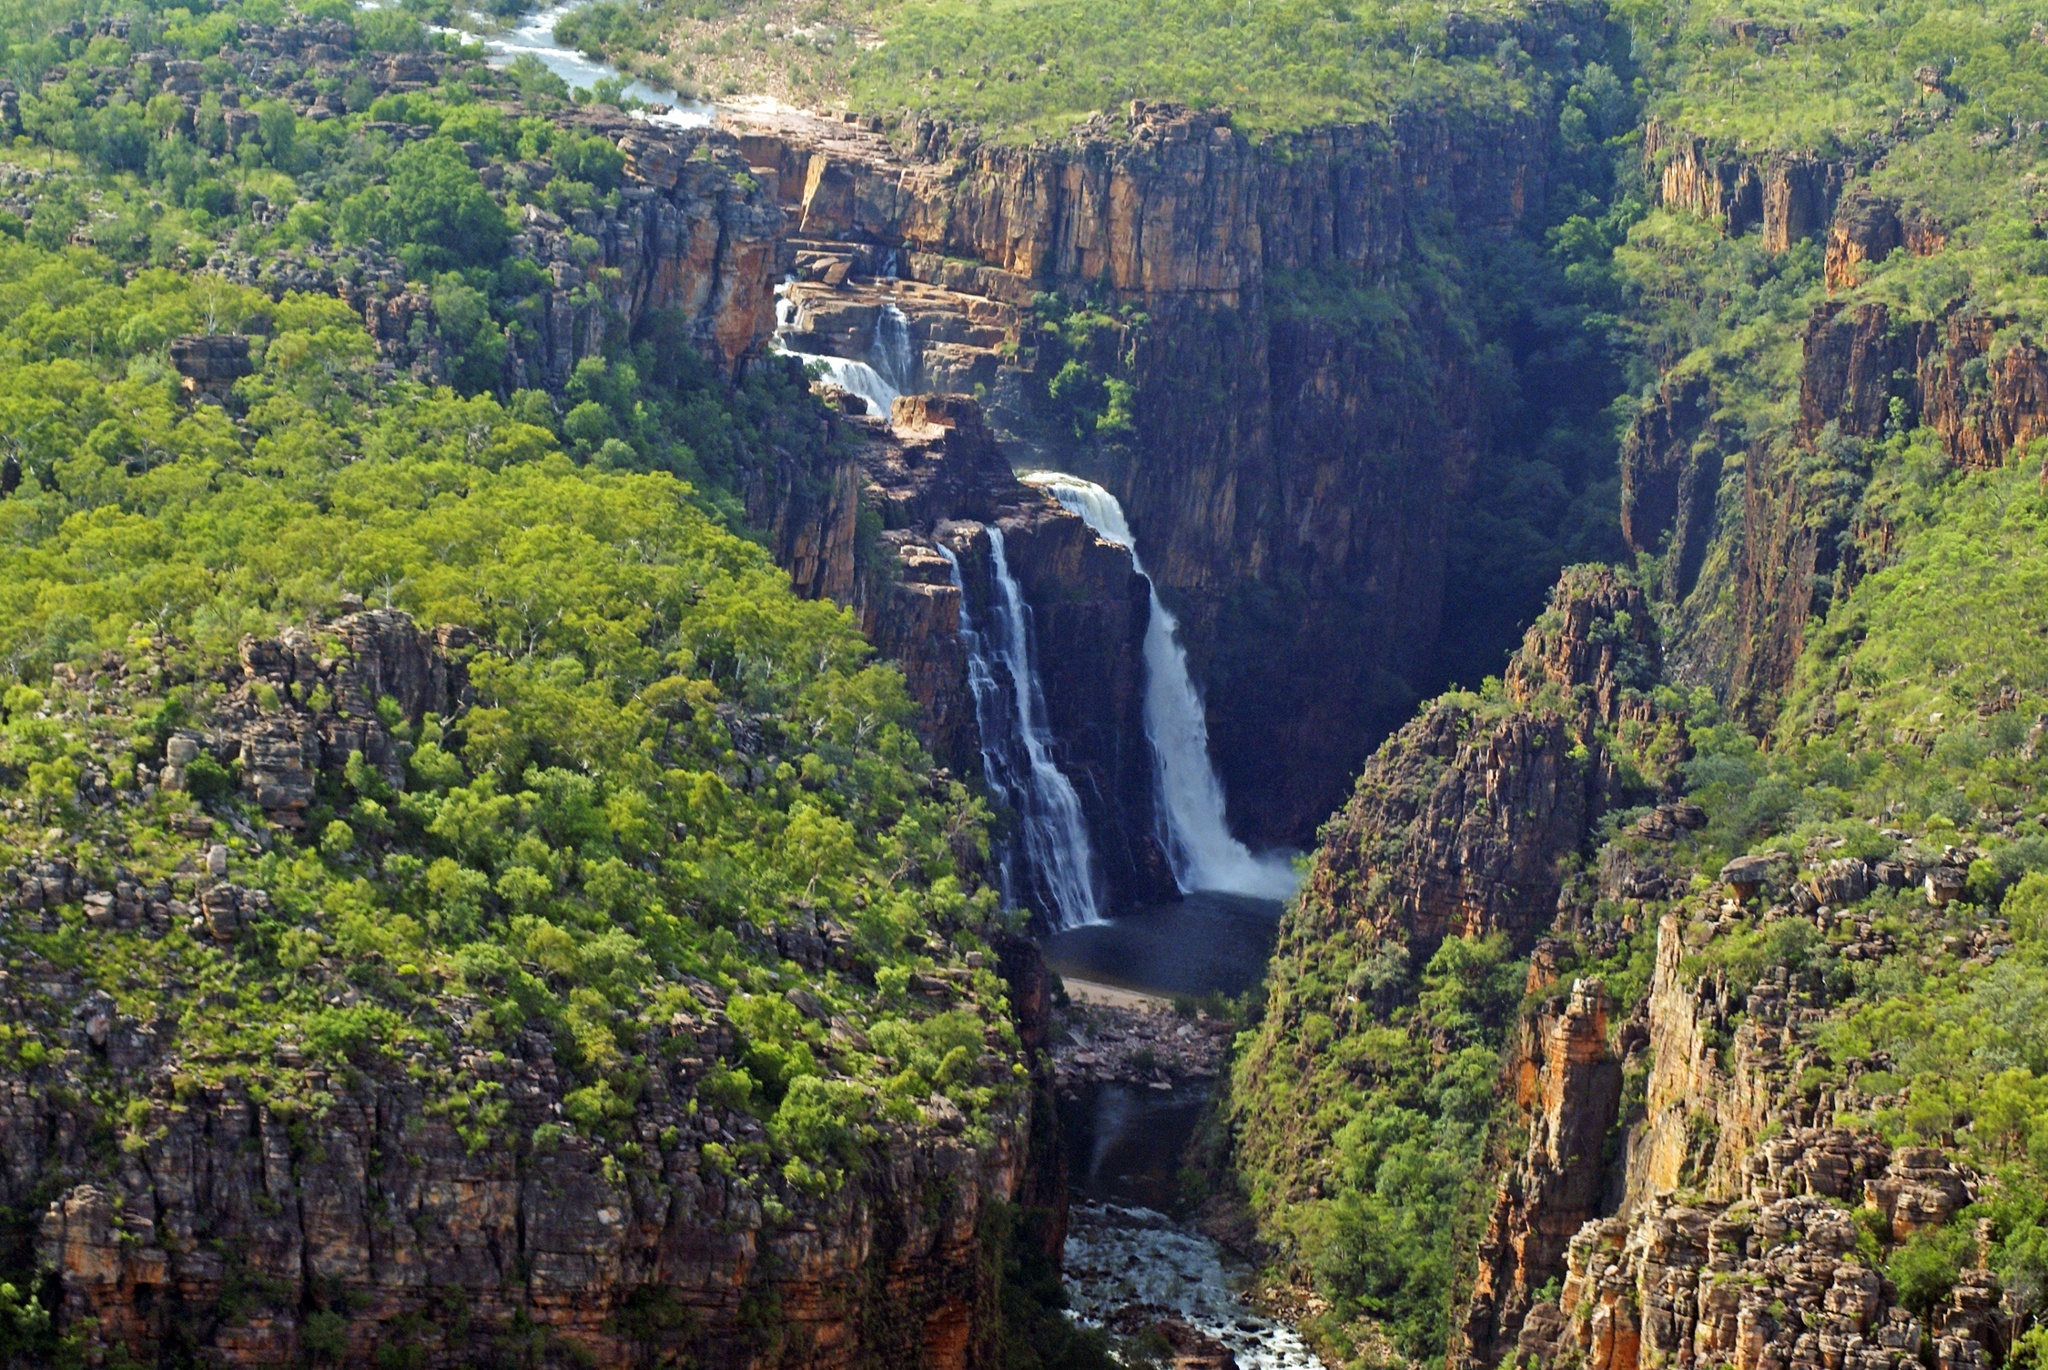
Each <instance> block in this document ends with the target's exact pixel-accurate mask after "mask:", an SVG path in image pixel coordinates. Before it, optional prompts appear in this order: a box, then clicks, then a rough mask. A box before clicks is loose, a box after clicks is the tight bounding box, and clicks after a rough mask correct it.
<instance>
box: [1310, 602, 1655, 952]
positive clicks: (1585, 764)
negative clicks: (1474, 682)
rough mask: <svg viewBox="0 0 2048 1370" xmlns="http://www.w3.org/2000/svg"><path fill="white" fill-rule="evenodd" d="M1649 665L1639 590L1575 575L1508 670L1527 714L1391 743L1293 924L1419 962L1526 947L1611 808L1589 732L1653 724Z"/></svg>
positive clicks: (1444, 706) (1463, 722)
mask: <svg viewBox="0 0 2048 1370" xmlns="http://www.w3.org/2000/svg"><path fill="white" fill-rule="evenodd" d="M1656 651H1657V649H1656V624H1655V622H1654V620H1653V619H1652V617H1651V616H1650V613H1649V609H1648V604H1647V602H1646V601H1645V600H1644V598H1643V595H1642V592H1641V590H1640V589H1638V588H1636V587H1635V586H1634V585H1632V584H1630V583H1629V582H1628V581H1626V580H1625V579H1623V578H1622V577H1621V576H1619V575H1618V574H1616V573H1615V572H1613V571H1610V570H1606V569H1605V568H1592V567H1585V568H1573V569H1572V570H1571V571H1568V572H1567V573H1566V576H1565V578H1564V580H1562V581H1561V582H1560V584H1559V588H1558V590H1557V592H1556V593H1555V594H1554V595H1553V597H1552V603H1551V608H1550V609H1549V610H1548V611H1547V612H1546V613H1545V614H1544V616H1543V618H1541V619H1540V620H1538V622H1537V624H1536V625H1535V626H1534V627H1532V628H1531V629H1530V630H1529V634H1528V637H1527V639H1526V640H1525V642H1524V644H1523V648H1522V652H1521V654H1520V655H1519V656H1518V657H1517V658H1516V660H1515V662H1514V663H1513V664H1512V665H1511V666H1510V668H1509V673H1508V690H1509V694H1510V696H1511V698H1512V699H1513V700H1515V701H1516V702H1517V704H1518V705H1519V706H1520V707H1514V708H1508V709H1502V710H1498V711H1495V710H1487V709H1483V708H1474V707H1472V706H1470V705H1466V704H1461V703H1456V702H1441V703H1438V704H1437V705H1435V706H1434V707H1432V708H1431V709H1430V710H1428V711H1427V712H1426V713H1424V714H1423V715H1422V716H1421V717H1420V718H1418V719H1416V720H1415V721H1414V722H1413V723H1410V724H1409V725H1408V726H1407V727H1405V728H1403V729H1402V730H1401V731H1400V732H1399V733H1397V734H1396V735H1395V736H1394V737H1393V738H1391V739H1389V740H1388V742H1387V743H1386V744H1385V745H1384V746H1383V747H1382V748H1381V749H1380V751H1379V753H1378V754H1377V755H1376V756H1375V757H1374V758H1373V760H1372V763H1371V764H1370V765H1369V766H1368V767H1367V768H1366V770H1365V772H1364V774H1363V775H1362V776H1361V777H1360V778H1359V784H1358V790H1357V793H1356V794H1355V795H1354V796H1353V797H1352V800H1351V802H1350V804H1349V805H1347V806H1346V807H1345V809H1344V810H1343V811H1342V812H1341V813H1340V814H1338V815H1337V817H1336V818H1334V819H1332V820H1331V823H1330V824H1329V826H1327V827H1326V828H1325V829H1324V833H1323V846H1322V848H1321V850H1320V852H1319V853H1318V855H1317V858H1316V862H1315V865H1314V866H1313V867H1312V868H1311V870H1310V872H1309V876H1308V880H1307V882H1306V884H1305V886H1304V895H1303V898H1302V902H1301V908H1300V912H1299V914H1297V915H1290V919H1291V920H1315V921H1316V922H1324V921H1334V922H1341V923H1346V924H1348V923H1351V922H1353V921H1357V920H1365V921H1367V922H1369V923H1371V924H1372V925H1373V926H1374V927H1375V928H1376V929H1378V930H1379V931H1380V932H1381V933H1382V934H1391V935H1398V936H1400V937H1402V938H1404V939H1405V940H1407V941H1409V943H1410V945H1411V947H1412V948H1413V952H1412V953H1411V954H1413V955H1416V956H1422V957H1426V956H1427V954H1428V951H1429V949H1430V948H1432V947H1433V946H1434V945H1435V944H1436V943H1437V942H1439V941H1441V940H1442V939H1443V938H1444V937H1447V936H1466V937H1476V936H1485V935H1486V934H1488V933H1492V932H1505V933H1507V934H1508V936H1509V938H1510V939H1511V940H1512V941H1514V942H1516V943H1519V944H1521V945H1522V946H1527V945H1529V944H1530V943H1532V942H1533V941H1534V940H1535V938H1536V936H1537V935H1538V934H1539V933H1540V932H1542V931H1544V930H1545V929H1546V928H1548V926H1549V925H1550V923H1551V920H1552V919H1553V917H1554V916H1555V914H1556V911H1557V905H1558V894H1559V891H1560V887H1561V875H1560V872H1559V869H1558V863H1559V861H1560V860H1561V859H1562V858H1563V857H1564V856H1565V855H1567V854H1568V853H1570V852H1573V851H1575V850H1577V849H1578V847H1579V846H1580V844H1581V843H1583V842H1584V840H1585V837H1586V834H1587V831H1588V823H1589V821H1590V819H1591V818H1592V816H1593V815H1594V814H1595V813H1596V812H1597V811H1598V809H1599V808H1600V807H1601V806H1602V805H1603V804H1604V802H1605V800H1606V794H1607V790H1606V785H1607V781H1606V779H1605V774H1606V763H1605V761H1604V759H1603V757H1602V756H1600V755H1599V753H1600V752H1601V750H1602V749H1601V748H1600V746H1599V744H1598V741H1597V739H1596V738H1595V737H1594V735H1593V729H1594V727H1595V726H1596V725H1602V724H1607V723H1612V722H1615V721H1617V720H1619V719H1620V718H1621V717H1623V716H1624V714H1625V713H1630V712H1640V713H1647V710H1646V708H1645V706H1644V702H1643V701H1642V700H1641V699H1640V698H1639V697H1638V696H1636V695H1635V694H1633V693H1632V692H1634V691H1640V690H1641V689H1643V688H1645V687H1646V686H1647V685H1649V684H1650V683H1652V682H1654V679H1655V673H1656V669H1657V665H1656ZM1575 751H1576V755H1575ZM1284 935H1285V933H1284V932H1283V936H1284Z"/></svg>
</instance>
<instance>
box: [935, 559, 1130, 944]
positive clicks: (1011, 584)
mask: <svg viewBox="0 0 2048 1370" xmlns="http://www.w3.org/2000/svg"><path fill="white" fill-rule="evenodd" d="M937 546H938V549H939V555H941V556H943V557H944V558H945V559H946V564H947V565H948V566H950V567H951V568H952V572H953V585H954V587H955V588H956V589H958V590H959V591H960V640H961V642H962V644H963V645H965V647H966V648H967V681H968V684H969V686H970V687H971V688H972V690H973V693H974V721H975V726H976V729H977V731H979V732H980V734H981V764H982V770H983V772H984V774H986V776H987V777H988V782H989V784H990V786H991V787H992V788H994V789H995V790H996V792H997V794H998V795H999V796H1000V797H1001V799H1002V800H1003V802H1004V803H1006V804H1008V805H1009V806H1010V808H1012V809H1013V810H1015V811H1016V814H1017V817H1018V821H1019V823H1020V825H1021V827H1022V831H1021V833H1020V834H1019V835H1020V836H1021V837H1022V839H1023V848H1024V852H1023V854H1024V856H1025V858H1026V861H1027V863H1028V871H1027V873H1026V874H1027V878H1030V879H1033V880H1035V881H1036V882H1038V883H1039V884H1040V886H1041V887H1042V889H1043V893H1044V898H1045V900H1046V902H1047V903H1048V904H1050V905H1051V907H1050V909H1049V910H1048V912H1049V913H1050V914H1051V915H1052V918H1053V921H1054V922H1055V923H1056V924H1057V925H1058V926H1059V927H1062V928H1072V927H1079V926H1081V925H1082V924H1084V923H1099V922H1101V921H1102V912H1101V905H1100V902H1099V901H1098V900H1097V898H1096V894H1095V878H1094V855H1093V852H1092V849H1091V848H1090V846H1089V843H1088V824H1087V821H1086V820H1085V819H1084V818H1083V817H1082V814H1081V800H1080V797H1079V796H1078V795H1076V794H1075V793H1074V786H1073V782H1071V781H1069V780H1068V779H1067V777H1066V775H1065V773H1063V772H1062V771H1061V770H1060V768H1059V767H1058V766H1057V765H1055V764H1054V763H1053V759H1052V733H1051V731H1050V729H1048V728H1047V727H1046V724H1045V691H1044V690H1043V689H1042V688H1041V687H1040V685H1039V680H1038V673H1037V671H1035V670H1034V669H1033V668H1032V664H1031V626H1030V622H1029V620H1028V619H1027V618H1026V610H1025V606H1024V595H1023V592H1022V591H1021V590H1020V589H1019V588H1018V586H1017V581H1016V578H1015V577H1013V576H1012V575H1011V574H1010V563H1009V558H1008V556H1007V555H1006V554H1005V552H1004V548H1003V533H1002V530H1001V529H1000V528H997V527H995V526H994V525H993V524H991V525H989V526H988V547H989V563H990V566H991V569H993V571H994V572H995V588H996V595H995V599H996V603H994V604H993V605H991V606H990V609H991V612H990V614H989V622H988V625H987V627H986V628H985V629H984V628H982V627H979V626H977V623H976V620H975V617H974V615H973V614H972V612H971V611H970V610H969V608H968V596H967V586H966V583H965V582H964V581H963V580H962V579H961V576H960V560H959V558H958V557H957V556H955V555H954V553H953V549H952V548H950V547H948V546H946V544H945V543H943V542H940V543H938V544H937ZM999 666H1000V668H1001V670H1002V671H1003V673H1004V674H1006V675H1007V676H1008V677H1009V681H1008V686H1009V688H1008V689H1007V690H1005V688H1004V682H1003V681H1002V680H1000V679H999V678H998V676H997V669H998V667H999ZM1004 883H1005V885H1006V886H1011V885H1014V883H1015V872H1014V871H1012V870H1010V869H1009V868H1008V863H1005V870H1004ZM1004 892H1005V894H1006V895H1008V896H1010V897H1011V898H1014V897H1015V896H1014V890H1013V889H1006V890H1005V891H1004Z"/></svg>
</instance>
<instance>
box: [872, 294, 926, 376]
mask: <svg viewBox="0 0 2048 1370" xmlns="http://www.w3.org/2000/svg"><path fill="white" fill-rule="evenodd" d="M868 360H869V361H871V362H873V363H874V367H875V370H876V371H877V372H878V373H880V375H881V377H882V379H883V380H885V381H887V382H888V383H889V384H890V385H892V386H894V387H895V388H896V390H897V392H898V393H899V394H904V395H908V394H910V393H912V392H913V391H915V390H916V389H917V347H916V345H915V344H913V343H912V342H911V341H910V319H909V317H908V316H907V315H905V314H904V312H903V311H902V310H901V309H898V308H897V307H896V302H895V301H894V300H887V301H884V302H883V304H882V307H881V309H880V310H878V311H876V313H875V340H874V342H872V343H871V344H869V346H868Z"/></svg>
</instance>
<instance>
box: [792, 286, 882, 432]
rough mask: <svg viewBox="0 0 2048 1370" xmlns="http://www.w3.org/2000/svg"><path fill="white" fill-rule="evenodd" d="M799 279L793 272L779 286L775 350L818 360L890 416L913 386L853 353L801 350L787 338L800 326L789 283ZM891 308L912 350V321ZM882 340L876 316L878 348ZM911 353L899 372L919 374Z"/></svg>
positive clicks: (874, 409) (832, 377) (872, 408)
mask: <svg viewBox="0 0 2048 1370" xmlns="http://www.w3.org/2000/svg"><path fill="white" fill-rule="evenodd" d="M795 279H796V278H795V277H793V276H792V277H790V278H789V279H788V280H785V281H784V282H783V283H782V284H781V285H779V286H777V287H776V288H775V350H776V351H777V352H780V353H781V354H782V355H783V356H785V357H795V358H796V359H797V360H798V361H800V362H802V363H803V364H804V365H805V366H809V365H810V364H811V363H812V362H816V363H818V365H820V366H822V367H824V368H825V379H826V380H828V381H830V382H831V383H832V384H833V385H836V386H838V387H839V388H840V389H841V390H844V391H847V392H848V393H850V394H855V395H858V396H860V397H861V398H862V399H863V400H865V401H867V406H868V412H870V413H872V414H874V415H875V416H876V417H877V418H884V419H886V418H888V417H889V408H890V406H891V405H893V404H895V403H896V397H897V396H899V395H901V394H902V393H903V392H904V391H905V390H907V389H909V388H910V387H909V386H907V385H904V384H901V383H898V382H895V381H892V380H890V379H887V378H884V376H883V375H882V373H881V372H879V371H877V370H876V369H875V368H874V367H872V366H870V365H869V364H868V363H866V362H863V361H855V360H854V359H853V358H851V357H829V356H824V355H822V354H820V353H816V352H799V351H797V350H796V349H795V348H793V347H790V346H789V345H788V344H787V343H785V342H784V341H783V339H782V335H783V334H784V333H787V332H789V331H790V330H791V329H794V328H797V327H798V326H799V324H800V322H801V321H800V320H799V318H798V317H797V316H798V314H799V313H800V312H801V311H800V310H799V309H798V307H797V304H796V301H794V300H792V299H790V297H789V287H790V285H791V284H792V283H794V281H795ZM887 310H895V312H896V318H897V319H898V320H899V322H900V327H901V330H902V337H903V341H902V345H903V348H904V349H905V350H906V351H908V350H909V348H910V321H909V320H908V319H906V318H904V317H903V311H902V310H900V309H896V306H895V305H893V304H891V305H888V306H887V307H886V309H885V311H884V312H885V313H886V312H887ZM881 344H882V320H881V319H880V318H877V319H876V320H875V344H874V348H879V347H880V346H881ZM874 348H871V349H870V351H871V352H872V351H873V350H874ZM910 356H911V358H912V360H911V363H910V367H909V369H908V370H907V371H900V372H898V375H899V376H905V375H907V376H914V375H915V374H916V368H917V363H916V360H915V358H916V354H915V353H914V352H913V353H910Z"/></svg>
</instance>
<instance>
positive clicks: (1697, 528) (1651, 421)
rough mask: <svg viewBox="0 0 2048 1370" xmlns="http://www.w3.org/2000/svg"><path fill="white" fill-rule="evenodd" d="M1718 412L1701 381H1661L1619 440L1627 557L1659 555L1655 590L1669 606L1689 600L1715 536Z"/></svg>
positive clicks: (1691, 377) (1707, 382) (1669, 378)
mask: <svg viewBox="0 0 2048 1370" xmlns="http://www.w3.org/2000/svg"><path fill="white" fill-rule="evenodd" d="M1717 404H1718V399H1717V396H1716V394H1715V392H1714V388H1713V384H1712V382H1711V381H1710V380H1709V379H1708V378H1707V377H1706V376H1704V375H1699V374H1689V375H1685V376H1667V377H1665V379H1664V382H1663V384H1662V385H1660V386H1659V387H1658V390H1657V397H1656V400H1655V401H1654V402H1653V403H1651V404H1649V405H1646V406H1645V407H1644V408H1643V409H1642V410H1640V411H1639V412H1638V413H1637V414H1636V417H1635V419H1634V420H1633V421H1632V422H1631V423H1630V424H1629V428H1628V434H1627V436H1626V437H1624V438H1623V439H1622V444H1621V533H1622V536H1623V537H1624V538H1626V539H1627V540H1628V545H1629V548H1630V550H1632V551H1635V552H1650V553H1660V554H1662V556H1663V558H1664V576H1663V582H1662V584H1661V585H1659V586H1658V587H1657V589H1658V592H1659V594H1660V596H1661V597H1662V598H1664V599H1667V600H1674V601H1675V600H1680V599H1683V598H1685V596H1686V595H1688V594H1690V593H1691V592H1692V588H1693V586H1694V584H1695V583H1697V581H1698V580H1699V574H1700V566H1701V563H1702V562H1703V561H1704V560H1705V559H1706V555H1707V547H1708V545H1709V543H1710V542H1711V541H1712V539H1713V536H1714V531H1715V528H1714V514H1715V507H1716V506H1715V496H1716V495H1717V493H1718V492H1719V489H1720V485H1721V462H1722V456H1723V453H1722V445H1723V441H1724V439H1723V435H1722V434H1721V433H1720V432H1719V426H1718V425H1717V424H1716V423H1715V421H1714V410H1715V408H1716V407H1717Z"/></svg>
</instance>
